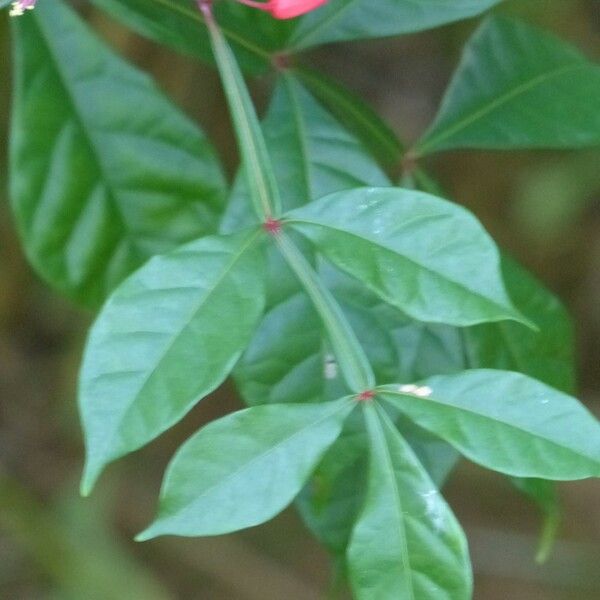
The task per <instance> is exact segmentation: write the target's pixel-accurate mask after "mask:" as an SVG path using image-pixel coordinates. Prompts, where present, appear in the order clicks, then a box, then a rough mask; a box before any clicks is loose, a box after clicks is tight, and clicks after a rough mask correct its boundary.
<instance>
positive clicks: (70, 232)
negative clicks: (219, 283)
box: [10, 0, 225, 306]
mask: <svg viewBox="0 0 600 600" xmlns="http://www.w3.org/2000/svg"><path fill="white" fill-rule="evenodd" d="M15 21H16V23H15V37H14V58H15V64H16V68H15V78H16V81H15V99H14V109H13V120H12V136H11V147H10V149H11V196H12V203H13V209H14V212H15V215H16V218H17V223H18V225H19V229H20V232H21V236H22V238H23V241H24V244H25V249H26V252H27V255H28V257H29V259H30V260H31V262H32V263H33V265H34V266H35V268H36V269H37V271H39V273H40V274H41V275H42V276H43V277H44V279H46V280H47V281H48V282H50V283H51V284H53V285H54V286H56V287H57V288H58V289H60V290H61V291H63V292H64V293H66V294H68V295H69V296H71V297H72V298H74V299H77V300H78V301H80V302H82V303H84V304H87V305H91V306H97V305H99V304H100V302H101V301H102V300H103V299H104V298H105V297H106V296H107V295H108V294H109V293H110V291H111V290H112V289H113V288H114V287H115V286H116V285H117V284H118V283H119V282H120V281H121V280H122V279H123V278H124V277H126V276H127V275H129V273H131V272H132V271H133V270H134V269H136V268H137V267H139V266H140V265H141V264H143V263H144V262H145V261H146V260H147V259H148V258H149V257H151V256H153V255H155V254H159V253H164V252H167V251H169V250H171V249H173V248H175V247H177V246H179V245H181V244H182V243H185V242H188V241H190V240H192V239H195V238H198V237H200V236H202V235H206V234H207V233H212V232H213V231H214V230H215V229H216V225H217V220H218V215H219V213H220V210H221V206H222V199H223V195H224V191H225V182H224V179H223V176H222V173H221V169H220V166H219V163H218V161H217V159H216V156H215V154H214V151H213V149H212V147H211V146H210V144H209V143H208V142H207V140H206V138H205V137H204V135H203V134H202V132H200V131H199V130H198V128H197V127H196V126H195V125H194V124H193V123H191V122H190V121H189V120H188V119H187V118H186V117H185V116H183V114H181V113H180V112H179V110H177V109H176V108H175V107H174V106H173V105H172V104H171V103H170V102H169V101H168V100H167V99H166V98H165V97H164V96H163V95H162V94H161V93H160V92H159V90H158V89H157V88H156V86H155V85H154V83H152V82H151V81H150V80H149V79H148V78H147V77H146V76H145V75H143V74H142V73H140V72H139V71H137V70H136V69H134V68H133V67H131V66H129V65H128V64H126V63H125V62H123V61H122V60H121V59H120V58H119V57H117V56H116V55H115V54H113V52H112V51H111V50H110V49H108V48H107V47H106V46H105V45H104V44H103V43H102V42H100V41H99V40H98V39H97V38H96V37H95V36H94V35H93V34H92V33H91V32H90V31H89V30H88V29H87V27H86V26H85V25H84V24H83V23H82V22H81V20H80V19H79V18H78V17H77V16H76V15H75V13H73V11H72V10H71V9H69V8H68V7H67V6H65V5H64V4H63V3H62V2H60V1H59V0H52V1H51V2H39V3H38V6H37V7H36V9H35V10H34V11H31V12H28V13H27V14H26V15H24V16H23V17H21V18H19V19H15Z"/></svg>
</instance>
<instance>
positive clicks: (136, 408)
mask: <svg viewBox="0 0 600 600" xmlns="http://www.w3.org/2000/svg"><path fill="white" fill-rule="evenodd" d="M260 234H261V232H260V231H252V232H246V233H241V234H238V235H235V236H231V237H217V236H215V237H207V238H203V239H201V240H199V241H196V242H192V243H191V244H188V245H186V246H183V247H181V248H178V249H177V250H175V251H173V252H171V253H170V254H167V255H165V256H158V257H155V258H153V259H152V260H150V262H149V263H148V264H147V265H145V266H144V267H143V268H142V269H140V270H139V271H137V272H136V273H135V274H134V275H132V276H131V277H130V278H129V279H127V280H126V281H125V282H124V283H123V284H122V285H121V286H120V287H119V288H118V289H117V290H116V291H115V293H114V294H113V295H112V296H111V298H110V299H109V301H108V303H107V304H106V305H105V307H104V309H103V310H102V312H101V313H100V316H99V317H98V319H97V321H96V323H95V324H94V326H93V327H92V330H91V333H90V337H89V339H88V343H87V346H86V350H85V355H84V360H83V367H82V371H81V381H80V398H79V402H80V410H81V417H82V422H83V427H84V431H85V442H86V449H87V461H86V468H85V473H84V477H83V483H82V490H83V492H84V493H88V492H89V491H90V490H91V487H92V485H93V483H94V482H95V480H96V479H97V477H98V475H99V474H100V472H101V470H102V469H103V467H104V466H105V465H106V464H107V463H108V462H110V461H112V460H114V459H116V458H119V457H121V456H123V455H125V454H127V453H128V452H132V451H133V450H136V449H137V448H140V447H141V446H143V445H144V444H146V443H147V442H149V441H151V440H152V439H154V438H155V437H156V436H158V435H159V434H160V433H162V432H163V431H165V430H166V429H168V428H169V427H170V426H171V425H173V424H174V423H176V422H177V421H178V420H179V419H181V418H182V417H183V416H184V415H185V414H186V413H187V412H188V411H189V410H190V408H192V406H194V404H196V403H197V402H198V400H200V399H201V398H203V397H204V396H206V395H207V394H208V393H210V392H211V391H212V390H214V389H215V388H216V387H217V386H218V385H219V384H220V383H221V382H222V381H223V380H224V379H225V377H226V376H227V375H228V374H229V372H230V371H231V369H232V368H233V366H234V364H235V363H236V361H237V359H238V357H239V356H240V353H241V352H242V350H243V349H244V347H245V346H246V344H247V343H248V341H249V339H250V336H251V335H252V333H253V331H254V328H255V327H256V324H257V322H258V320H259V318H260V316H261V314H262V310H263V307H264V283H263V278H262V276H261V275H262V273H263V271H264V269H265V265H264V261H263V254H262V252H260V251H259V249H258V248H257V246H258V242H259V239H260Z"/></svg>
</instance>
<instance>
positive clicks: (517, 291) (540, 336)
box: [462, 255, 576, 394]
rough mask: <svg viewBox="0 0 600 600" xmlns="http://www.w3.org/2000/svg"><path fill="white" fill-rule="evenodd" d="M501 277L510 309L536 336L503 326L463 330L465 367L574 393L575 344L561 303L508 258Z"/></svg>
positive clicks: (508, 324) (504, 259) (516, 326)
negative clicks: (525, 377) (521, 377)
mask: <svg viewBox="0 0 600 600" xmlns="http://www.w3.org/2000/svg"><path fill="white" fill-rule="evenodd" d="M502 274H503V276H504V281H505V283H506V288H507V290H508V295H509V296H510V298H511V300H512V301H513V303H514V305H515V306H516V307H517V308H518V309H519V311H521V313H522V314H523V315H525V316H526V317H527V318H528V319H529V320H530V321H532V322H533V323H535V325H536V326H537V327H538V331H533V330H531V329H526V328H524V327H522V326H520V325H519V324H516V323H512V322H509V321H502V322H499V323H485V324H482V325H476V326H475V327H469V328H468V329H464V330H463V332H462V333H463V335H464V352H465V367H467V368H470V367H476V368H479V367H489V368H494V369H503V370H506V371H519V372H521V373H524V374H525V375H529V376H530V377H533V378H535V379H539V380H540V381H543V382H544V383H547V384H548V385H551V386H553V387H555V388H557V389H559V390H561V391H563V392H566V393H569V394H572V393H573V392H574V390H575V387H576V385H575V344H574V333H573V324H572V322H571V318H570V316H569V314H568V313H567V311H566V310H565V308H564V306H563V305H562V304H561V302H560V301H559V300H558V299H557V298H556V297H555V296H554V295H553V294H552V293H551V292H549V291H548V290H547V289H546V288H545V287H544V286H543V285H542V284H540V283H539V282H538V281H537V280H536V279H535V278H534V277H533V276H531V275H530V274H529V273H528V272H527V271H526V270H525V269H524V268H523V267H521V266H520V265H519V264H517V263H516V262H515V261H514V260H512V259H510V258H509V257H508V256H506V255H503V256H502Z"/></svg>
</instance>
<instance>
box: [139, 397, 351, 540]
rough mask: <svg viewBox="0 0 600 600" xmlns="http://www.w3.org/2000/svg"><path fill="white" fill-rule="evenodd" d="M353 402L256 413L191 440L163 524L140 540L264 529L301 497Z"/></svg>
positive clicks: (165, 495)
mask: <svg viewBox="0 0 600 600" xmlns="http://www.w3.org/2000/svg"><path fill="white" fill-rule="evenodd" d="M354 406H355V403H354V401H353V400H352V399H349V398H343V399H342V400H338V401H335V402H330V403H326V404H315V405H270V406H256V407H253V408H249V409H246V410H243V411H240V412H237V413H234V414H232V415H229V416H227V417H224V418H222V419H219V420H218V421H214V422H213V423H211V424H209V425H207V426H206V427H204V428H203V429H201V430H200V431H199V432H198V433H197V434H196V435H194V436H193V437H192V438H190V439H189V440H188V441H187V442H186V443H185V444H184V445H183V446H182V447H181V449H180V450H179V451H178V453H177V454H176V455H175V457H174V459H173V461H172V462H171V464H170V465H169V468H168V470H167V474H166V477H165V481H164V484H163V489H162V492H161V501H160V508H159V514H158V518H157V520H156V521H155V522H154V523H153V524H152V525H151V526H150V527H149V528H148V529H147V530H146V531H145V532H143V533H142V534H141V535H140V536H139V538H138V539H149V538H151V537H155V536H158V535H165V534H176V535H184V536H192V535H219V534H223V533H228V532H232V531H237V530H239V529H244V528H246V527H252V526H254V525H259V524H260V523H263V522H265V521H267V520H269V519H271V518H272V517H274V516H275V515H276V514H277V513H279V512H280V511H282V510H283V509H284V508H285V507H286V506H287V505H288V504H289V503H290V502H291V501H292V500H293V499H294V497H295V496H296V495H297V494H298V492H299V491H300V489H301V488H302V486H303V485H304V482H305V481H306V480H307V479H308V477H309V476H310V474H311V472H312V471H313V469H314V468H315V466H316V464H317V463H318V461H319V459H320V458H321V456H322V455H323V453H324V452H325V451H326V450H327V448H328V447H329V446H330V445H331V444H332V443H333V442H334V441H335V439H336V438H337V436H338V435H339V433H340V431H341V429H342V426H343V423H344V420H345V419H346V417H347V416H348V414H349V413H350V411H352V409H353V408H354Z"/></svg>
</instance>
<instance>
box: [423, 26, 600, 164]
mask: <svg viewBox="0 0 600 600" xmlns="http://www.w3.org/2000/svg"><path fill="white" fill-rule="evenodd" d="M599 104H600V67H599V66H598V65H595V64H593V63H591V62H589V61H588V60H587V59H586V58H585V57H584V56H582V55H581V54H580V53H579V52H578V51H577V50H576V49H575V48H572V47H571V46H569V45H567V44H565V43H564V42H562V41H561V40H559V39H557V38H555V37H554V36H552V35H549V34H547V33H544V32H541V31H537V30H536V29H534V28H532V27H530V26H528V25H525V24H524V23H519V22H518V21H513V20H509V19H505V18H493V19H489V20H487V21H486V22H485V23H484V24H483V25H482V26H481V27H480V28H479V30H478V31H477V32H476V33H475V35H474V36H473V38H472V39H471V41H470V42H469V44H468V45H467V47H466V48H465V50H464V55H463V58H462V61H461V63H460V65H459V67H458V70H457V72H456V74H455V76H454V79H453V80H452V83H451V84H450V87H449V88H448V91H447V92H446V95H445V97H444V99H443V101H442V105H441V108H440V111H439V113H438V115H437V117H436V119H435V121H434V123H433V124H432V126H431V127H430V129H429V130H428V131H427V132H426V133H425V135H424V137H423V139H422V140H421V141H420V142H418V144H417V145H416V148H415V150H414V153H415V154H417V155H424V154H430V153H432V152H438V151H440V150H448V149H451V148H488V149H500V150H502V149H510V148H582V147H586V146H597V145H600V111H598V110H597V107H598V105H599Z"/></svg>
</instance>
